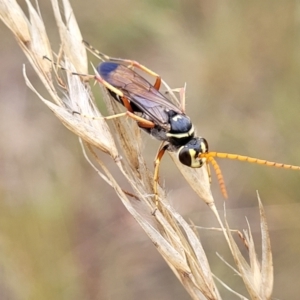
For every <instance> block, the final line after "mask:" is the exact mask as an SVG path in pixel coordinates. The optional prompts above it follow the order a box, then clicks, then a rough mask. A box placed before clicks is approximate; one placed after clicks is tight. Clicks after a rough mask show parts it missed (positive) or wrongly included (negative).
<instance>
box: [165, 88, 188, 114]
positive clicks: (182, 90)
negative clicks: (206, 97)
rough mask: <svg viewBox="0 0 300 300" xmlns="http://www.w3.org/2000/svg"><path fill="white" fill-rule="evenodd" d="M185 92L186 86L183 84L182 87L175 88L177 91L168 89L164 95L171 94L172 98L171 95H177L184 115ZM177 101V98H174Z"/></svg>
mask: <svg viewBox="0 0 300 300" xmlns="http://www.w3.org/2000/svg"><path fill="white" fill-rule="evenodd" d="M185 90H186V84H184V87H181V88H177V89H168V90H167V91H166V92H165V94H171V95H172V96H173V93H178V94H179V99H180V108H181V111H182V112H183V113H185ZM174 97H176V96H175V95H174ZM176 100H177V97H176Z"/></svg>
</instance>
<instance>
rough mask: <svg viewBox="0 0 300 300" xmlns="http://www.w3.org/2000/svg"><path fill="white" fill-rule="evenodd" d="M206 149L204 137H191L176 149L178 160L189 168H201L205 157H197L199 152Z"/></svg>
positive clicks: (203, 151)
mask: <svg viewBox="0 0 300 300" xmlns="http://www.w3.org/2000/svg"><path fill="white" fill-rule="evenodd" d="M207 151H208V144H207V141H206V140H205V139H204V138H199V137H197V138H193V139H191V140H190V141H189V142H188V143H187V144H186V145H184V146H182V147H181V148H179V150H178V159H179V161H180V162H181V163H182V164H184V165H186V166H188V167H191V168H201V167H202V166H203V164H204V163H205V161H206V159H205V158H199V154H200V153H205V152H207Z"/></svg>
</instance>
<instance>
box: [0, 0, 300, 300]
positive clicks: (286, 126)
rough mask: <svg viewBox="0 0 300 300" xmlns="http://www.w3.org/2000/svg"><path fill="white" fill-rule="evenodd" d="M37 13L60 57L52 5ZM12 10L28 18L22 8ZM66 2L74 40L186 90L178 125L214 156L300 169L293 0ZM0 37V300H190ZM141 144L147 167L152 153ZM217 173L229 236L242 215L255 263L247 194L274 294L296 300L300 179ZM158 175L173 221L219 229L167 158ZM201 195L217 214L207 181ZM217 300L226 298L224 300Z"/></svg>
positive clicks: (299, 40)
mask: <svg viewBox="0 0 300 300" xmlns="http://www.w3.org/2000/svg"><path fill="white" fill-rule="evenodd" d="M40 2H42V3H40V8H41V12H42V15H43V18H44V21H45V23H46V26H47V29H48V34H49V36H50V39H51V42H52V46H53V48H54V49H55V50H57V51H58V48H59V38H58V33H57V31H56V26H55V23H54V18H53V14H52V8H51V5H50V1H40ZM19 3H20V4H21V5H22V7H24V9H25V10H26V11H27V9H26V6H25V4H24V1H22V2H21V1H20V2H19ZM71 4H72V6H73V9H74V13H75V15H76V17H77V20H78V23H79V26H80V27H81V30H82V34H83V37H84V39H85V40H87V41H89V42H90V43H91V44H92V45H94V46H95V47H96V48H98V49H100V50H101V51H102V52H104V53H106V54H108V55H111V56H116V57H123V58H131V59H135V60H137V61H139V62H141V63H143V64H145V65H146V66H148V67H149V68H151V69H153V70H155V71H156V72H157V73H159V74H161V75H162V77H163V78H164V79H165V80H166V81H167V82H168V84H169V85H170V86H171V87H174V88H175V87H181V86H183V84H184V83H185V82H187V114H188V115H189V116H190V117H191V118H192V120H193V122H194V124H195V126H196V128H197V132H198V134H199V135H201V136H203V137H205V138H206V139H207V140H208V142H209V145H210V148H211V150H212V151H220V152H231V153H239V154H243V155H250V156H254V157H259V158H265V159H269V160H273V161H279V162H285V163H289V164H295V165H300V153H299V149H300V137H299V134H298V132H299V128H300V118H299V113H300V3H299V1H270V0H269V1H238V0H235V1H222V2H221V1H205V0H190V1H174V0H172V1H171V0H165V1H163V0H160V1H157V0H156V1H138V0H118V1H117V0H111V1H104V0H100V1H92V0H85V1H79V0H73V1H71ZM0 36H1V43H0V64H1V74H0V91H1V93H0V97H1V101H0V197H1V199H0V294H1V300H2V299H10V300H15V299H144V300H147V299H167V300H168V299H189V296H188V295H187V293H186V292H185V291H184V289H183V288H182V287H181V286H180V284H179V283H178V282H177V280H176V278H175V277H174V276H173V274H172V272H171V271H170V270H169V269H168V267H167V266H166V264H165V263H164V261H163V260H162V259H161V257H160V256H159V255H158V253H157V252H156V249H155V247H154V246H153V245H152V243H151V242H150V241H149V240H148V238H147V237H146V236H145V234H144V233H143V232H142V230H141V229H140V228H139V226H138V225H137V224H136V223H135V221H134V220H133V218H132V217H131V216H130V215H129V214H128V213H127V211H126V210H125V209H124V208H123V206H122V204H121V202H120V201H119V200H118V198H117V197H116V195H115V194H114V192H113V191H112V190H111V189H110V188H109V187H108V186H107V185H106V184H105V183H104V182H103V181H101V180H100V179H99V177H98V176H97V175H96V173H95V172H94V171H93V170H92V168H91V167H90V166H89V165H88V164H87V162H86V161H85V160H84V158H83V156H82V153H81V149H80V146H79V144H78V139H77V138H76V136H74V135H73V134H72V133H71V132H69V131H68V130H67V129H66V128H65V127H64V126H63V125H61V124H60V122H59V121H58V120H57V119H56V118H55V117H54V116H53V114H52V113H51V112H50V111H49V110H48V109H47V108H46V107H45V106H44V105H43V104H42V103H41V102H40V101H39V100H38V99H37V97H36V96H35V95H34V94H33V93H32V92H31V91H30V90H29V89H28V88H27V87H26V86H25V83H24V79H23V77H22V64H24V63H25V64H26V66H27V70H28V73H29V77H30V79H31V80H32V82H33V83H34V85H35V86H36V87H37V89H40V90H43V89H42V87H41V84H40V82H39V79H38V78H37V77H36V75H35V74H34V72H33V71H32V69H31V68H30V66H29V64H28V62H27V60H26V58H25V56H24V55H23V54H22V52H21V51H20V49H19V48H18V46H17V43H16V42H15V40H14V38H13V37H12V34H11V33H10V31H9V30H8V29H7V28H6V27H5V26H4V25H3V24H2V23H1V24H0ZM90 60H92V61H93V62H94V64H97V60H96V59H95V58H94V57H90ZM99 103H100V104H99V106H100V109H102V110H103V109H104V108H103V106H102V104H101V99H100V100H99ZM144 139H145V156H146V159H147V161H148V162H149V168H152V165H153V158H154V156H155V153H156V150H157V147H158V145H159V143H158V142H157V141H155V140H153V139H151V138H150V137H148V136H145V137H144ZM104 158H105V157H104ZM107 159H109V158H107ZM219 163H220V166H221V168H222V171H223V175H224V177H225V181H226V184H227V188H228V192H229V200H228V201H226V207H227V210H228V212H227V216H228V219H229V222H230V224H231V227H233V228H237V229H239V230H242V229H244V228H246V226H247V225H246V221H245V217H247V218H248V220H249V222H250V224H251V227H252V230H253V234H254V238H255V242H256V243H257V251H258V253H259V254H260V233H259V226H258V224H259V223H258V210H257V200H256V190H258V191H259V193H260V196H261V199H262V201H263V203H264V205H265V209H266V214H267V219H268V225H269V227H270V234H271V241H272V248H273V255H274V268H275V283H274V295H273V296H274V297H275V298H279V299H298V297H299V296H298V295H299V294H300V286H299V284H298V281H299V274H300V263H299V255H300V225H299V224H300V222H299V215H300V203H299V201H300V197H299V193H300V172H297V171H288V170H281V169H275V168H268V167H262V166H258V165H251V164H247V163H242V162H235V161H226V160H224V161H220V160H219ZM161 172H162V174H161V178H164V179H165V185H166V187H167V190H168V191H169V193H170V196H171V198H172V199H173V205H174V206H175V208H176V209H177V210H178V211H179V212H181V213H182V214H183V215H184V216H185V217H186V218H187V219H191V220H192V221H193V223H194V224H196V225H199V226H217V224H216V223H215V222H214V217H213V216H212V214H211V212H210V210H209V209H208V208H207V207H206V205H205V204H204V203H202V202H201V201H200V200H199V199H198V198H197V196H196V195H195V194H194V193H193V191H192V190H191V189H190V187H189V186H188V185H187V184H186V183H185V181H184V180H183V178H182V177H181V175H180V174H179V172H178V170H177V169H176V168H175V167H174V165H173V163H172V161H171V159H170V158H169V157H168V156H166V158H165V159H164V161H163V163H162V167H161ZM117 176H118V175H117ZM212 190H213V194H214V195H215V199H216V202H217V205H218V207H219V209H220V210H222V208H223V198H222V196H221V194H220V192H219V187H218V183H217V180H216V178H215V177H214V175H213V182H212ZM200 235H201V241H202V242H203V244H204V247H205V250H206V251H207V253H208V256H209V260H210V262H211V266H212V270H213V272H214V274H216V275H217V276H219V277H220V278H222V279H224V280H225V282H226V283H227V284H228V285H229V286H231V287H232V288H233V289H234V290H237V291H239V292H241V293H244V294H245V295H247V294H246V293H245V290H244V288H243V284H242V283H241V281H240V280H239V278H238V276H236V275H234V273H233V271H232V270H231V269H229V268H228V267H226V266H225V265H224V264H223V263H222V262H221V261H220V260H219V259H218V258H217V257H216V254H215V253H216V252H218V253H220V254H221V255H222V256H223V257H224V258H225V259H226V260H228V261H229V262H232V259H231V257H230V254H229V253H228V249H227V245H226V242H225V240H224V239H223V238H222V235H221V234H220V233H217V232H211V231H203V230H202V231H200ZM220 291H221V293H222V295H223V297H224V299H233V297H232V296H231V295H230V294H229V293H228V292H226V291H224V289H223V288H222V287H220Z"/></svg>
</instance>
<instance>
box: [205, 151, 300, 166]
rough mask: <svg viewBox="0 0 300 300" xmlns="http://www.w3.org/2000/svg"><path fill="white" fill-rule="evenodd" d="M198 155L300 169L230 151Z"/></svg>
mask: <svg viewBox="0 0 300 300" xmlns="http://www.w3.org/2000/svg"><path fill="white" fill-rule="evenodd" d="M200 157H207V158H209V157H218V158H227V159H235V160H239V161H246V162H249V163H254V164H259V165H265V166H269V167H275V168H283V169H291V170H297V171H299V170H300V166H294V165H287V164H282V163H277V162H273V161H268V160H264V159H258V158H255V157H249V156H244V155H239V154H231V153H221V152H208V153H202V154H201V155H200Z"/></svg>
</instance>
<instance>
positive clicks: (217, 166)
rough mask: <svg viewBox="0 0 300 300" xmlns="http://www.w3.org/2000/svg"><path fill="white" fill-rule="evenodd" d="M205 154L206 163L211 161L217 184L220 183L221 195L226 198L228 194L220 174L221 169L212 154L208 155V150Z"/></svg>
mask: <svg viewBox="0 0 300 300" xmlns="http://www.w3.org/2000/svg"><path fill="white" fill-rule="evenodd" d="M206 154H207V155H206V156H205V157H206V158H207V160H208V163H211V164H212V166H213V167H214V169H215V172H216V175H217V178H218V181H219V185H220V189H221V192H222V195H223V197H224V198H225V199H227V198H228V194H227V190H226V186H225V181H224V178H223V175H222V171H221V169H220V167H219V165H218V163H217V162H216V160H215V159H214V158H213V156H210V152H208V153H206Z"/></svg>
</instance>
